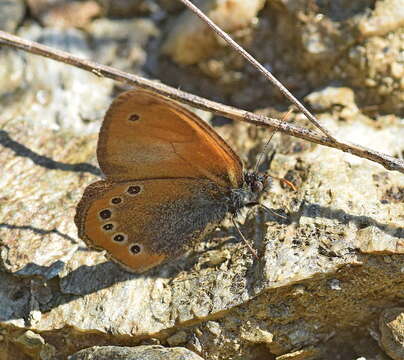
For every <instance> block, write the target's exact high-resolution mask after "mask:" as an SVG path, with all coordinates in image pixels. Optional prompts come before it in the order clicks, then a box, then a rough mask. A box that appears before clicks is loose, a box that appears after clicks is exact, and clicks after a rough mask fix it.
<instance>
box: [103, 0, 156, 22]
mask: <svg viewBox="0 0 404 360" xmlns="http://www.w3.org/2000/svg"><path fill="white" fill-rule="evenodd" d="M98 1H99V3H101V4H102V6H103V8H104V11H105V13H106V15H107V16H109V17H113V18H130V17H134V16H139V15H146V14H150V13H154V12H156V11H158V10H159V6H158V5H157V4H156V2H154V1H149V0H98Z"/></svg>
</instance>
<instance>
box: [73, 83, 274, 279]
mask: <svg viewBox="0 0 404 360" xmlns="http://www.w3.org/2000/svg"><path fill="white" fill-rule="evenodd" d="M97 158H98V162H99V165H100V168H101V170H102V171H103V173H104V175H105V179H104V180H100V181H97V182H95V183H92V184H90V185H89V186H88V187H87V188H86V189H85V191H84V194H83V196H82V199H81V200H80V202H79V204H78V205H77V209H76V215H75V219H74V220H75V223H76V226H77V228H78V235H79V237H80V238H81V239H83V240H84V241H85V242H86V244H87V245H88V246H89V247H91V248H96V249H102V250H106V252H107V255H108V257H109V258H110V259H112V260H113V261H116V262H118V263H119V264H121V265H122V266H123V267H124V268H126V269H127V270H129V271H131V272H135V273H142V272H144V271H146V270H149V269H151V268H153V267H155V266H157V265H159V264H161V263H163V262H165V261H167V260H171V259H174V258H176V257H178V256H179V255H181V254H183V253H184V252H185V250H186V249H187V248H189V247H190V246H191V245H192V244H194V243H195V242H197V241H200V240H202V239H203V237H204V236H205V235H206V234H207V233H208V232H209V231H211V230H213V229H214V228H215V227H216V226H217V225H219V224H220V223H221V222H222V220H223V219H224V218H225V216H226V215H227V214H228V213H230V214H232V216H233V217H235V216H236V215H237V214H238V213H239V211H240V209H241V208H243V207H245V206H253V205H256V204H258V201H259V197H260V195H261V194H262V193H263V192H265V191H267V190H268V189H269V187H270V184H271V177H270V176H269V175H266V174H259V173H258V172H256V171H250V172H245V171H244V169H243V164H242V161H241V160H240V158H239V157H238V156H237V155H236V153H235V152H234V151H233V150H232V149H231V148H230V146H229V145H228V144H227V143H226V142H225V141H224V140H223V139H222V138H221V137H220V136H219V135H218V134H217V133H216V132H215V130H214V129H213V128H212V127H211V126H210V125H208V124H207V123H205V122H204V121H203V120H201V119H200V118H199V117H198V116H196V115H195V114H194V113H192V112H191V111H189V110H187V109H186V108H184V107H183V106H180V105H179V104H177V103H176V102H174V101H173V100H170V99H168V98H165V97H162V96H160V95H156V94H154V93H151V92H148V91H145V90H131V91H128V92H125V93H122V94H121V95H120V96H118V97H117V98H116V99H115V100H114V101H113V102H112V104H111V106H110V107H109V109H108V111H107V113H106V115H105V118H104V121H103V124H102V126H101V130H100V134H99V139H98V145H97Z"/></svg>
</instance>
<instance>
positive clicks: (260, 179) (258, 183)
mask: <svg viewBox="0 0 404 360" xmlns="http://www.w3.org/2000/svg"><path fill="white" fill-rule="evenodd" d="M271 185H272V178H271V177H270V176H269V175H267V174H260V173H258V172H255V171H254V172H253V171H250V172H247V173H245V174H244V183H243V186H242V187H241V188H239V189H232V190H231V194H230V206H229V211H230V212H231V213H232V214H233V215H237V214H238V212H239V211H240V209H242V208H243V207H245V206H254V205H257V204H258V203H259V199H260V197H261V196H262V195H263V194H264V193H266V192H267V191H269V189H270V188H271Z"/></svg>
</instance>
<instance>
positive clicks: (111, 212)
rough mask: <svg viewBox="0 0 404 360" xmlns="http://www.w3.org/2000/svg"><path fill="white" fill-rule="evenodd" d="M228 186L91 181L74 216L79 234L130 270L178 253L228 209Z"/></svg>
mask: <svg viewBox="0 0 404 360" xmlns="http://www.w3.org/2000/svg"><path fill="white" fill-rule="evenodd" d="M227 195H228V194H227V190H226V189H225V188H223V187H221V186H218V185H217V184H215V183H213V182H211V181H210V180H204V179H195V180H193V179H157V180H156V179H153V180H137V181H129V182H120V183H112V182H109V181H99V182H96V183H94V184H91V185H90V186H89V187H88V188H87V189H86V191H85V193H84V195H83V199H82V200H81V202H80V203H79V205H78V208H77V214H76V217H75V222H76V225H77V227H78V229H79V236H80V237H81V238H82V239H84V240H85V241H86V243H87V244H88V245H90V246H92V247H96V248H99V249H105V250H107V252H108V254H109V256H110V257H111V258H112V259H113V260H115V261H117V262H119V263H120V264H122V265H123V266H125V267H126V268H127V269H129V270H131V271H133V272H143V271H145V270H147V269H149V268H152V267H154V266H156V265H158V264H160V263H161V262H163V261H164V260H166V259H167V258H173V257H175V256H178V255H179V254H181V253H182V252H183V251H184V250H185V249H186V247H187V246H189V245H191V244H192V243H193V242H194V241H196V240H198V239H200V238H201V237H202V236H203V235H204V234H205V233H206V232H207V231H209V230H211V229H212V228H213V227H214V226H215V225H217V224H218V223H219V222H220V221H221V220H222V219H223V218H224V216H225V214H226V212H227V205H226V204H227Z"/></svg>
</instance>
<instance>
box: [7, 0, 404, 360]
mask: <svg viewBox="0 0 404 360" xmlns="http://www.w3.org/2000/svg"><path fill="white" fill-rule="evenodd" d="M228 2H229V3H230V1H228ZM148 3H149V5H148V7H146V8H143V7H142V6H143V5H142V2H136V4H137V5H138V6H139V7H138V8H136V9H135V8H133V9H132V10H130V11H129V10H127V12H126V14H127V16H124V17H125V18H124V19H123V18H116V17H115V18H113V19H111V18H108V17H101V18H98V19H92V18H91V17H90V18H89V19H87V20H86V21H87V22H86V24H85V25H80V26H78V25H75V24H73V23H71V24H70V25H69V26H68V27H67V28H64V29H63V30H62V29H60V28H57V27H54V26H52V27H50V25H49V26H44V25H43V24H42V25H41V24H38V23H37V22H36V19H35V18H30V17H29V15H28V13H26V15H25V18H23V17H22V18H21V20H18V21H16V22H15V24H18V26H17V25H15V27H14V28H9V31H13V29H16V30H15V32H16V33H17V34H18V35H21V36H23V37H26V38H30V39H33V40H36V41H40V42H43V43H45V44H48V45H51V46H55V47H60V48H64V49H66V50H68V51H70V52H72V53H74V54H75V55H81V56H83V57H89V58H92V59H95V60H97V61H99V62H101V63H106V64H110V65H113V66H116V67H118V68H121V69H124V70H127V71H132V72H136V73H139V74H143V75H147V76H149V77H151V78H157V79H161V80H162V81H164V82H167V83H169V84H171V85H173V86H181V88H182V89H185V90H190V91H192V92H195V93H197V94H201V95H205V96H207V97H209V98H212V99H221V100H223V101H225V102H226V103H229V104H234V105H236V106H238V107H246V108H249V109H260V110H259V111H260V112H261V113H265V114H270V115H271V116H277V117H282V111H283V110H285V108H286V106H285V104H286V102H285V101H284V100H283V99H281V98H280V97H279V95H278V94H277V93H276V91H274V90H272V89H271V88H270V85H269V84H267V83H266V82H264V80H262V79H260V78H259V76H258V75H257V74H256V73H255V72H254V71H252V70H251V68H250V67H249V66H248V65H246V64H245V63H244V62H243V61H241V60H240V59H239V58H238V56H237V55H235V54H233V53H232V52H231V51H230V50H229V49H228V48H227V47H224V46H223V44H222V43H221V42H220V41H216V40H215V45H214V46H213V47H212V48H210V49H209V51H208V52H205V53H204V54H203V56H202V57H200V58H198V60H197V61H196V63H195V64H194V65H192V66H190V65H188V66H184V64H183V63H181V64H178V63H176V60H175V59H176V58H175V57H173V58H174V60H173V59H172V58H170V56H167V55H163V52H164V51H163V49H164V47H165V46H168V45H166V44H167V42H168V40H167V39H169V38H170V37H171V36H174V35H175V34H174V35H172V33H171V31H174V30H171V29H174V28H176V26H191V27H198V26H199V25H197V24H196V21H197V20H192V17H191V16H189V15H183V9H182V8H181V7H172V6H169V5H168V4H166V3H165V2H164V1H159V2H148ZM224 3H227V2H223V4H224ZM236 3H237V4H238V5H240V4H239V2H236ZM373 3H374V5H375V6H374V7H373ZM98 4H100V6H101V7H102V8H103V11H105V13H108V12H110V14H112V13H113V14H115V16H123V15H122V14H125V11H126V10H122V9H125V8H124V7H125V6H129V4H128V3H126V2H125V1H119V2H114V8H113V9H112V5H111V4H109V3H108V2H107V1H100V2H99V3H98ZM120 4H121V5H120ZM223 4H222V5H221V6H224V5H223ZM237 4H236V5H237ZM254 4H256V8H255V9H256V11H255V12H254V13H253V14H252V15H251V14H245V15H249V16H248V17H247V18H248V21H245V22H243V27H242V28H232V27H228V28H227V29H228V30H230V31H231V32H232V36H233V37H235V38H236V39H237V40H238V41H240V42H241V43H242V44H244V45H246V46H248V47H249V49H250V51H251V52H252V53H254V54H255V55H256V56H257V58H259V59H260V61H261V62H262V63H264V64H266V65H267V66H270V67H271V68H272V70H274V72H275V74H276V75H277V76H278V77H279V78H280V79H281V80H282V81H284V82H285V84H286V85H287V86H288V87H289V88H290V89H291V90H292V91H293V92H294V93H295V94H296V95H297V96H298V97H301V98H304V99H305V101H306V103H307V104H309V105H310V106H311V107H312V108H313V109H314V110H315V111H316V113H317V116H318V117H319V119H320V121H321V122H322V123H323V124H324V125H325V126H326V127H328V128H329V129H330V130H331V131H332V132H333V133H334V134H335V136H336V137H337V138H343V139H346V140H349V141H352V142H356V143H360V144H361V145H364V146H367V147H371V148H373V149H376V150H380V151H383V152H386V153H389V154H390V155H393V156H400V157H402V156H403V153H404V143H403V141H402V139H403V138H404V127H403V121H402V116H403V108H402V104H403V101H402V100H403V94H404V87H403V86H404V85H403V84H404V83H403V81H402V79H403V77H402V76H401V70H402V67H403V66H404V62H403V59H402V58H401V56H400V55H399V54H400V53H401V52H402V49H403V47H404V45H403V44H404V43H403V34H402V26H401V22H400V20H399V16H400V15H399V14H400V10H399V8H398V7H397V6H398V5H397V2H394V1H385V2H382V1H376V2H374V1H366V0H363V1H359V2H355V4H353V3H352V2H348V1H341V2H338V3H334V5H330V4H328V3H327V4H328V5H327V4H326V3H325V2H318V4H317V5H316V6H314V7H312V4H313V3H312V2H309V1H299V2H296V1H268V2H266V3H259V2H254ZM310 4H311V5H310ZM208 5H209V6H214V5H215V2H209V4H208ZM258 5H259V6H258ZM30 6H32V4H31V5H30ZM108 6H110V7H108ZM119 6H122V8H121V10H119ZM394 6H396V8H394ZM387 8H388V10H385V11H384V10H383V9H387ZM142 9H146V10H142ZM235 9H237V7H235ZM392 9H393V10H394V9H396V11H395V13H396V14H395V17H394V18H391V17H390V16H388V14H391V13H392ZM23 10H24V9H23ZM119 11H121V12H119ZM228 12H230V14H231V8H229V7H226V14H227V15H226V16H221V15H220V12H219V13H218V12H216V13H215V16H216V17H217V18H218V19H221V20H222V21H223V22H225V20H226V19H227V18H228V14H229V13H228ZM23 13H24V12H23ZM119 14H121V15H119ZM250 15H251V16H250ZM183 17H187V18H188V19H189V20H187V22H186V23H178V22H181V20H180V19H182V18H183ZM397 19H398V20H397ZM377 22H381V23H383V24H385V25H383V27H380V31H377V32H374V31H373V30H371V29H372V26H373V28H375V25H372V24H375V23H377ZM175 23H177V25H175V26H174V24H175ZM188 24H189V25H188ZM364 24H365V25H364ZM366 24H367V25H366ZM223 26H225V25H223ZM369 29H370V30H369ZM383 29H384V30H383ZM382 30H383V31H382ZM358 34H360V35H358ZM175 36H179V37H180V36H181V34H178V33H177V34H176V35H175ZM180 40H181V39H179V40H178V41H180ZM171 41H172V40H171ZM177 50H178V49H177ZM182 51H186V49H185V50H182ZM182 55H183V56H187V55H189V56H191V57H192V56H195V55H196V53H192V54H182ZM177 60H178V59H177ZM0 63H1V64H2V66H0V109H1V112H0V264H1V271H0V360H6V359H7V360H8V359H22V360H26V359H27V360H28V359H56V360H58V359H66V358H67V357H68V356H71V359H82V358H83V359H85V358H86V357H85V356H93V354H95V353H98V355H97V356H103V355H100V354H102V353H103V352H104V354H105V352H107V353H108V351H113V353H114V354H121V355H119V356H143V355H133V354H134V353H136V352H139V351H141V350H140V349H142V351H143V353H142V354H144V351H146V352H147V351H149V349H150V348H145V347H140V348H139V347H137V346H138V345H162V346H164V347H167V348H168V347H177V346H181V347H183V348H187V349H189V350H190V351H192V352H193V353H195V354H197V355H194V354H193V353H190V352H187V351H186V350H184V349H182V350H173V349H164V348H161V347H159V348H156V347H154V348H153V349H154V350H156V351H157V352H160V353H161V354H172V355H170V356H173V359H176V357H175V356H177V355H175V354H176V351H177V352H178V351H179V354H184V356H191V357H189V358H190V359H193V358H195V359H197V358H198V356H200V357H201V358H203V359H205V360H221V359H236V360H238V359H244V360H259V359H267V358H269V359H277V360H285V359H294V360H297V359H325V360H328V359H330V360H331V359H336V358H341V359H357V358H360V357H364V358H366V359H375V360H376V359H387V356H390V357H392V358H394V357H393V355H391V354H400V352H399V351H400V350H399V346H400V344H401V343H400V341H401V340H400V339H401V338H400V336H401V335H400V334H402V331H403V330H402V329H403V327H402V326H403V325H402V321H398V320H397V321H396V320H392V318H391V319H390V317H389V316H390V315H391V314H393V313H394V314H395V312H394V311H395V310H394V309H397V308H400V307H402V301H403V294H404V260H403V259H404V258H403V253H404V218H403V214H404V177H403V175H402V174H399V173H395V172H388V171H386V170H384V169H383V168H381V167H380V166H379V165H376V164H373V163H371V162H369V161H367V160H363V159H360V158H357V157H353V156H352V155H350V154H345V153H341V152H339V151H336V150H333V149H329V148H325V147H320V146H318V145H314V144H310V143H307V142H304V141H302V140H300V139H294V138H291V137H288V136H285V135H283V134H281V133H277V134H275V136H274V138H273V140H272V142H271V145H270V149H269V152H268V154H267V155H266V156H265V157H264V161H263V163H262V164H261V166H260V168H261V170H263V171H268V172H270V173H271V174H273V175H274V176H276V177H285V178H286V179H288V180H289V181H291V182H293V183H294V184H295V185H296V187H297V191H293V190H292V189H290V188H289V187H287V186H285V185H283V184H282V183H279V182H277V181H275V182H274V186H273V188H272V190H271V192H270V193H268V194H267V196H266V197H264V198H263V199H262V201H263V204H265V205H266V206H267V207H269V208H271V209H272V210H273V211H274V212H276V213H278V214H279V215H281V216H283V218H282V217H279V216H276V215H274V214H273V213H268V212H266V211H264V210H263V209H261V208H259V207H257V208H252V209H248V210H246V211H245V212H243V213H242V214H241V216H240V217H239V219H238V221H239V223H240V228H241V231H242V232H243V234H244V235H245V236H246V238H247V239H248V240H249V241H250V242H252V243H253V246H254V247H255V249H257V251H258V253H259V255H260V258H259V259H258V260H257V259H255V258H254V257H253V256H252V255H251V254H250V253H249V252H248V250H247V248H246V247H245V245H244V244H243V242H242V241H241V239H240V237H239V235H238V233H237V231H236V230H235V229H234V227H233V226H232V224H231V222H230V221H229V220H228V219H227V220H226V221H224V223H223V224H222V225H221V226H220V227H219V228H217V229H216V230H215V231H214V232H213V233H211V234H210V235H209V236H207V237H206V239H205V241H203V242H202V243H200V244H198V245H197V246H196V247H195V249H193V251H190V252H189V253H188V254H187V255H186V256H183V257H181V258H179V259H177V260H175V261H173V262H171V263H168V264H166V265H163V266H161V267H158V268H156V269H154V270H152V271H150V272H148V273H145V274H142V275H133V274H129V273H127V272H125V271H124V270H123V269H121V268H120V267H119V266H117V265H115V264H113V263H111V262H108V261H107V260H106V258H105V256H104V254H103V253H99V252H95V251H90V250H89V249H87V248H86V246H85V245H84V243H83V242H82V241H81V240H80V239H78V238H77V230H76V228H75V226H74V223H73V216H74V213H75V206H76V204H77V202H78V200H79V199H80V197H81V194H82V191H83V190H84V188H85V187H86V186H87V185H88V184H89V183H91V182H93V181H95V180H96V179H98V178H100V176H101V173H100V171H99V169H98V166H97V163H96V159H95V147H96V140H97V130H98V127H99V124H100V121H101V119H102V117H103V114H104V112H105V109H106V108H107V107H108V105H109V102H110V100H111V99H112V97H113V96H114V95H116V93H118V92H120V91H122V90H123V89H125V86H122V85H119V84H114V83H113V82H112V81H109V80H107V79H103V78H99V77H97V76H95V75H94V74H89V73H86V72H83V71H81V70H78V69H75V68H72V67H68V66H67V65H63V64H59V63H56V62H54V61H51V60H48V59H43V58H40V57H35V56H33V55H28V54H25V53H22V52H17V51H14V50H12V49H6V48H3V47H2V48H1V49H0ZM389 79H390V80H389ZM204 118H209V116H205V117H204ZM210 120H212V122H213V123H214V124H217V123H221V124H223V121H220V119H217V118H213V119H210ZM287 121H290V122H294V123H297V124H299V125H301V126H310V125H309V124H308V123H307V120H305V118H304V117H303V116H302V115H300V114H293V115H291V116H290V117H289V118H288V119H287ZM216 129H217V131H218V132H219V133H220V134H221V135H222V136H223V137H224V138H225V139H226V140H227V141H228V142H229V144H230V145H231V146H232V147H233V148H234V149H235V150H236V152H237V153H238V154H239V155H240V157H241V158H242V160H243V161H244V162H245V164H246V166H247V167H250V168H251V167H253V166H254V164H255V161H256V159H257V156H258V154H259V153H260V152H261V151H262V150H263V148H264V145H265V143H266V141H267V139H268V138H269V136H270V133H269V132H268V130H266V129H259V128H256V127H252V126H247V125H245V124H230V123H226V124H225V125H223V126H220V127H217V128H216ZM393 310H394V311H393ZM386 314H387V315H386ZM391 316H393V315H391ZM395 319H401V318H400V317H399V316H398V315H397V317H395ZM379 321H380V326H379ZM393 325H394V326H393ZM389 334H390V335H389ZM394 334H395V335H394ZM397 334H398V335H397ZM397 339H398V340H397ZM94 346H97V347H99V348H97V349H95V348H91V347H94ZM104 346H113V348H110V347H108V348H104ZM397 346H398V350H397ZM89 348H90V349H89ZM81 349H85V350H81ZM79 350H81V351H82V352H81V353H78V351H79ZM154 350H153V351H154ZM150 351H151V350H150ZM129 353H132V355H122V354H129ZM185 353H187V354H188V355H185ZM79 354H81V355H79ZM83 354H84V355H83ZM85 354H87V355H85ZM138 354H140V353H138ZM386 354H387V355H386ZM79 356H82V357H79ZM94 356H95V355H94ZM150 356H152V355H150ZM156 356H157V355H156ZM165 356H169V355H165ZM178 356H182V355H178ZM394 356H396V355H394ZM101 358H102V357H101ZM135 358H136V357H135ZM157 358H158V357H157ZM185 358H186V357H185Z"/></svg>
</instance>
